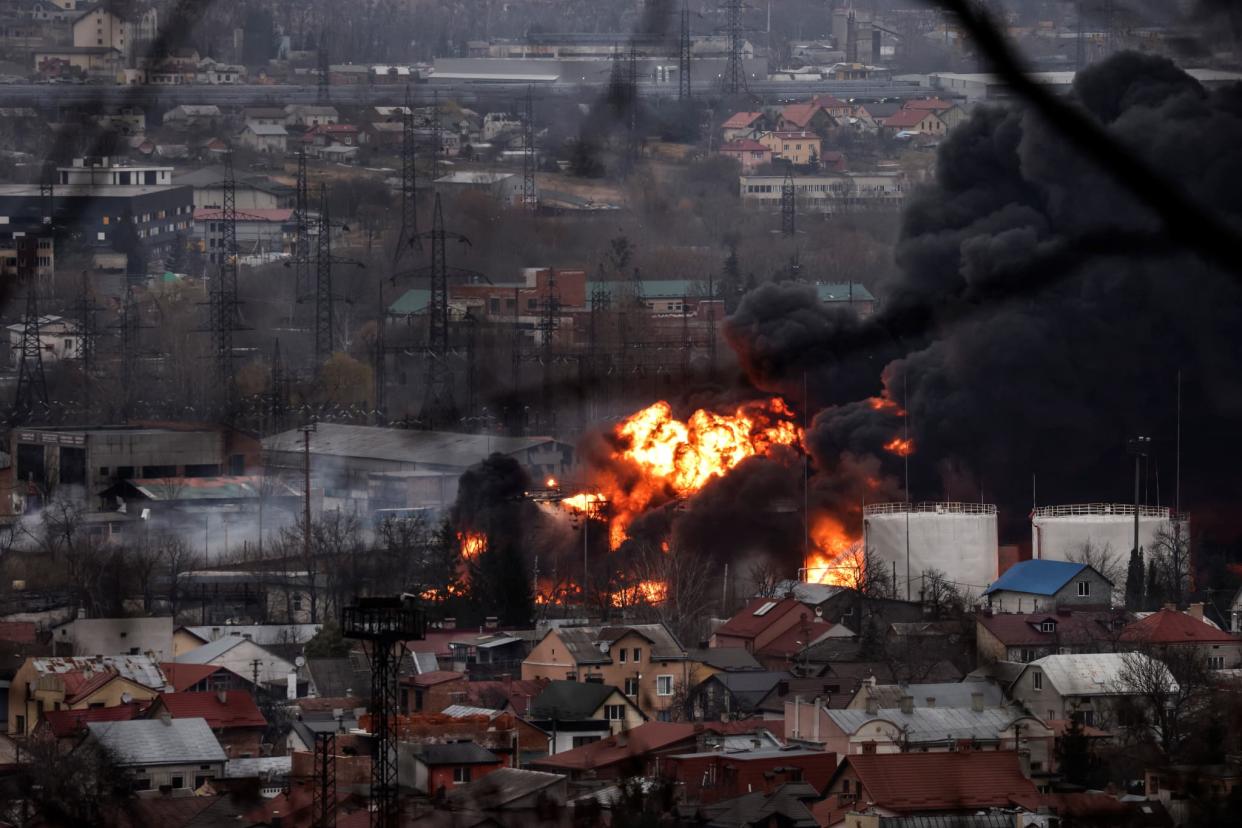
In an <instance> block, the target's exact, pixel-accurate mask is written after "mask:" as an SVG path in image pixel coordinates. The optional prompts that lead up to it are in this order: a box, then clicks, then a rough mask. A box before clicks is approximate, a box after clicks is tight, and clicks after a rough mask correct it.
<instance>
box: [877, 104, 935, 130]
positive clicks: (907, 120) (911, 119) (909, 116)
mask: <svg viewBox="0 0 1242 828" xmlns="http://www.w3.org/2000/svg"><path fill="white" fill-rule="evenodd" d="M935 114H936V113H934V112H927V111H922V112H920V111H919V110H917V109H899V110H897V111H896V112H894V113H893V114H892V115H889V116H888V117H887V118H880V119H878V120H879V121H880V122H881V123H883V124H884V126H886V127H890V128H893V127H895V128H898V129H904V128H906V127H912V126H918V125H919V124H921V123H922V122H923V119H924V118H926V117H927V116H928V115H935Z"/></svg>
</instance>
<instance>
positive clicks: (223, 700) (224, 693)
mask: <svg viewBox="0 0 1242 828" xmlns="http://www.w3.org/2000/svg"><path fill="white" fill-rule="evenodd" d="M216 699H217V700H218V701H219V702H220V704H228V703H229V691H228V690H217V691H216Z"/></svg>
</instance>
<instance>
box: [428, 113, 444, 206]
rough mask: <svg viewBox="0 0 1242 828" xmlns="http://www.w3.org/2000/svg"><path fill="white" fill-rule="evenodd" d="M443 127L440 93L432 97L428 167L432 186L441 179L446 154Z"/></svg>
mask: <svg viewBox="0 0 1242 828" xmlns="http://www.w3.org/2000/svg"><path fill="white" fill-rule="evenodd" d="M442 130H443V127H442V126H441V124H440V93H439V92H434V93H432V96H431V164H430V166H429V167H428V173H429V175H430V177H431V181H432V184H433V185H434V183H435V182H436V181H437V180H438V179H439V178H440V163H441V161H442V158H441V156H442V154H443V152H444V134H443V132H442Z"/></svg>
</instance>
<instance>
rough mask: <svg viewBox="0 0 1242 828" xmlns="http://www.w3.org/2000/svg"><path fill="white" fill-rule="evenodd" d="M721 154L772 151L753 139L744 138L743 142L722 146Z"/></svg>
mask: <svg viewBox="0 0 1242 828" xmlns="http://www.w3.org/2000/svg"><path fill="white" fill-rule="evenodd" d="M720 151H721V152H771V151H772V150H770V149H768V148H767V147H765V146H764V145H763V144H761V143H759V142H758V141H756V140H754V139H753V138H744V139H742V140H741V141H730V142H728V143H727V144H721V145H720Z"/></svg>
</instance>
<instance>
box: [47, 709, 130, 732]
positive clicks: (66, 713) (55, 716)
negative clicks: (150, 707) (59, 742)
mask: <svg viewBox="0 0 1242 828" xmlns="http://www.w3.org/2000/svg"><path fill="white" fill-rule="evenodd" d="M142 709H143V708H142V706H140V705H137V704H118V705H116V706H115V707H90V708H87V709H85V710H46V711H44V713H43V719H44V721H46V722H47V724H48V727H49V728H51V731H52V735H53V736H55V737H56V738H57V739H64V738H65V737H67V736H72V735H74V734H75V733H77V732H78V731H80V730H85V729H86V724H87V722H127V721H129V720H130V719H136V718H138V714H140V713H141V712H142Z"/></svg>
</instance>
